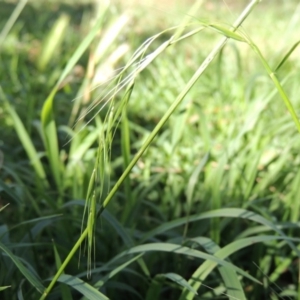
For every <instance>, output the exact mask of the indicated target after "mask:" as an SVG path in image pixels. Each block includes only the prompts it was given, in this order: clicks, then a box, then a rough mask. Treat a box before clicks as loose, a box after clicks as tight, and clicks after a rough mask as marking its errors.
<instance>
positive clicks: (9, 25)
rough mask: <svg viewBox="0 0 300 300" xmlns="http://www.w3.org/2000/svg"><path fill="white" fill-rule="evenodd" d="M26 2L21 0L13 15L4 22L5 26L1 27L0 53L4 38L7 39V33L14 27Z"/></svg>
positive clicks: (26, 0)
mask: <svg viewBox="0 0 300 300" xmlns="http://www.w3.org/2000/svg"><path fill="white" fill-rule="evenodd" d="M27 2H28V0H21V1H20V2H19V3H18V5H17V6H16V8H15V9H14V11H13V13H12V14H11V16H10V17H9V19H8V21H7V22H6V24H5V26H4V27H3V29H2V31H1V33H0V52H1V47H2V45H3V42H4V40H5V38H6V37H7V35H8V33H9V31H10V30H11V29H12V27H13V26H14V24H15V22H16V21H17V19H18V17H19V15H20V14H21V12H22V10H23V8H24V7H25V5H26V3H27Z"/></svg>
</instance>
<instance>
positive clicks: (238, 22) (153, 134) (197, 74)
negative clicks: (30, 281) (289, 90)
mask: <svg viewBox="0 0 300 300" xmlns="http://www.w3.org/2000/svg"><path fill="white" fill-rule="evenodd" d="M258 2H260V0H252V1H251V2H250V3H249V4H248V6H247V7H246V8H245V9H244V11H243V12H242V13H241V15H240V16H239V17H238V19H237V20H236V21H235V22H234V24H233V26H232V31H231V32H234V31H236V30H237V29H238V27H239V26H240V25H241V24H242V23H243V21H244V20H245V19H246V18H247V16H248V15H249V14H250V13H251V11H252V9H253V8H254V6H255V5H256V4H257V3H258ZM228 36H230V33H227V34H226V35H225V36H223V37H222V39H221V40H220V42H219V43H218V44H217V45H216V46H215V48H214V49H213V50H212V51H211V53H210V54H209V55H208V56H207V57H206V59H205V60H204V61H203V63H202V64H201V66H200V67H199V68H198V70H197V71H196V72H195V73H194V75H193V76H192V78H191V79H190V80H189V82H188V83H187V84H186V86H185V87H184V89H183V91H182V92H181V93H180V94H179V95H178V97H177V98H176V100H175V101H174V102H173V104H172V105H171V106H170V107H169V109H168V110H167V112H166V113H165V114H164V116H163V117H162V118H161V120H160V121H159V122H158V124H157V125H156V127H155V128H154V129H153V131H152V132H151V134H150V135H149V137H148V138H147V140H146V141H145V143H144V144H143V145H142V147H141V148H140V150H139V151H138V153H137V154H136V155H135V157H134V158H133V159H132V161H131V162H130V164H129V165H128V167H127V168H126V170H125V171H124V172H123V174H122V175H121V177H120V178H119V180H118V181H117V182H116V184H115V185H114V187H113V188H112V189H111V191H110V193H109V194H108V195H107V197H106V199H105V200H104V202H103V203H102V205H101V207H100V209H99V211H98V212H97V218H98V217H99V216H100V215H101V213H102V212H103V211H104V209H105V208H106V206H107V205H108V204H109V202H110V201H111V200H112V198H113V196H114V195H115V193H116V192H117V191H118V189H119V187H120V186H121V184H122V183H123V182H124V180H125V178H126V177H127V176H128V175H129V173H130V171H131V170H132V168H133V167H134V166H135V164H136V163H137V161H138V160H139V159H140V157H141V156H142V155H143V153H144V152H145V151H146V149H147V148H148V147H149V145H150V144H151V142H152V141H153V139H154V138H155V137H156V135H157V134H158V132H159V131H160V130H161V128H162V127H163V126H164V124H165V123H166V122H167V121H168V119H169V118H170V116H171V115H172V114H173V112H174V111H175V109H176V108H177V107H178V106H179V105H180V104H181V102H182V100H183V99H184V97H185V96H186V94H187V93H188V92H189V91H190V89H191V88H192V87H193V86H194V84H195V83H196V82H197V80H198V79H199V77H200V76H201V75H202V74H203V72H204V71H205V69H206V68H207V67H208V65H209V64H210V63H211V62H212V61H213V59H214V58H215V57H216V55H217V54H218V53H219V52H220V50H221V49H222V48H223V46H224V45H225V44H226V42H227V41H228V39H229V37H228ZM171 42H172V39H170V40H169V44H170V43H171ZM165 46H166V47H167V46H168V45H167V44H166V45H165ZM166 47H165V48H166ZM165 48H164V49H165ZM133 84H134V82H133V81H132V82H131V83H129V85H128V89H130V87H132V86H133ZM299 128H300V126H299ZM88 232H89V230H88V228H86V229H85V230H84V231H83V232H82V234H81V236H80V237H79V239H78V241H77V242H76V244H75V245H74V246H73V248H72V249H71V251H70V253H69V254H68V256H67V257H66V259H65V261H64V262H63V264H62V265H61V267H60V269H59V270H58V271H57V273H56V274H55V275H54V277H53V278H52V280H51V282H50V284H49V286H48V287H47V288H46V290H45V291H44V293H43V295H42V296H41V298H40V300H43V299H45V298H46V297H47V295H48V294H49V293H50V291H51V290H52V288H53V286H54V284H55V283H56V281H57V280H58V278H59V276H60V275H61V274H62V272H63V271H64V269H65V267H66V266H67V265H68V263H69V261H70V260H71V259H72V257H73V256H74V254H75V252H76V251H77V249H78V248H79V247H80V245H81V243H82V242H83V241H84V239H85V238H86V237H87V235H88Z"/></svg>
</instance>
